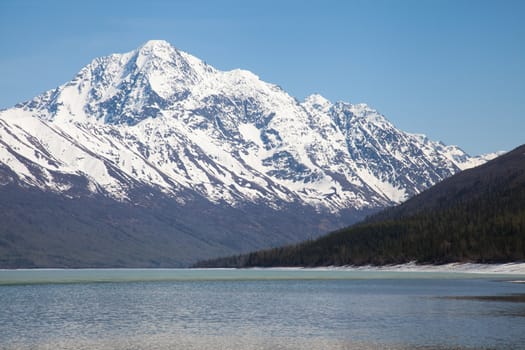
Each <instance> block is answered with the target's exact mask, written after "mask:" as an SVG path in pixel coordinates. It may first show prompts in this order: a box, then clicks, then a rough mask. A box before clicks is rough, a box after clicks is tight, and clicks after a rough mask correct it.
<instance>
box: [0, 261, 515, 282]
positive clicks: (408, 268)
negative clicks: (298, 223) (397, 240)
mask: <svg viewBox="0 0 525 350" xmlns="http://www.w3.org/2000/svg"><path fill="white" fill-rule="evenodd" d="M105 270H115V271H174V270H180V271H200V270H202V271H213V270H217V271H221V270H224V271H228V270H268V271H272V270H275V271H278V270H280V271H286V270H290V271H294V270H298V271H370V272H375V271H380V272H443V273H454V272H457V273H473V274H516V275H525V262H513V263H500V264H479V263H460V262H456V263H448V264H439V265H437V264H434V265H433V264H417V263H415V262H410V263H406V264H396V265H360V266H355V265H344V266H311V267H303V266H274V267H246V268H235V267H211V268H206V267H196V268H192V267H161V268H158V267H151V268H149V267H101V268H98V267H81V268H71V267H43V268H39V267H35V268H14V269H9V268H0V271H1V272H4V271H105ZM524 282H525V281H524Z"/></svg>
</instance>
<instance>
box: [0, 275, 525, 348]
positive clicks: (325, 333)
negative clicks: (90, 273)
mask: <svg viewBox="0 0 525 350" xmlns="http://www.w3.org/2000/svg"><path fill="white" fill-rule="evenodd" d="M55 273H56V274H58V275H59V274H60V271H56V272H55ZM81 273H82V272H79V274H81ZM141 273H147V272H144V271H137V272H136V274H137V275H140V274H141ZM184 273H188V272H184ZM208 273H210V272H208ZM243 273H245V274H249V273H250V272H243ZM286 273H290V272H286ZM69 277H71V276H69ZM84 277H85V276H84ZM95 277H96V276H95ZM189 277H191V276H185V278H186V279H185V280H168V281H144V282H121V283H75V284H22V285H17V284H11V285H4V286H0V309H1V310H2V312H1V313H0V349H9V350H11V349H23V350H26V349H137V350H138V349H393V350H397V349H418V350H419V349H424V350H433V349H453V348H454V349H519V348H520V347H522V344H525V333H524V332H523V329H524V328H525V320H524V318H523V317H521V316H516V310H519V307H518V306H522V305H523V304H521V303H516V302H510V301H507V300H505V301H503V300H497V299H495V300H491V301H490V302H488V301H486V300H480V299H479V298H478V299H476V296H484V295H486V296H488V295H495V296H501V295H512V294H518V293H523V289H524V287H525V286H524V285H519V284H512V283H504V282H494V281H493V280H492V279H491V280H488V279H472V278H470V279H439V278H435V276H434V278H413V276H411V277H410V278H409V279H403V278H400V276H397V275H396V276H394V277H395V278H394V279H389V278H387V277H388V275H386V276H383V278H372V279H355V278H348V279H342V278H338V279H335V280H330V279H322V278H321V279H315V278H313V279H307V278H301V279H283V278H281V279H279V278H278V279H261V278H258V279H256V278H252V279H250V278H247V279H230V280H211V279H209V278H206V279H204V280H199V279H191V278H189ZM303 277H304V275H303ZM56 278H57V279H60V278H62V277H60V276H57V277H56ZM188 278H189V279H188ZM146 279H147V278H146ZM137 280H138V279H137ZM450 296H453V297H454V298H452V299H451V298H449V297H450Z"/></svg>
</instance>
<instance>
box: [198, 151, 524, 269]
mask: <svg viewBox="0 0 525 350" xmlns="http://www.w3.org/2000/svg"><path fill="white" fill-rule="evenodd" d="M523 260H525V145H523V146H520V147H518V148H516V149H514V150H513V151H511V152H509V153H507V154H504V155H502V156H500V157H498V158H496V159H494V160H492V161H490V162H488V163H486V164H484V165H481V166H479V167H477V168H473V169H469V170H465V171H463V172H461V173H459V174H457V175H454V176H452V177H451V178H449V179H447V180H445V181H443V182H442V183H439V184H437V185H436V186H434V187H432V188H430V189H428V190H427V191H424V192H423V193H421V194H419V195H417V196H415V197H413V198H412V199H410V200H408V201H407V202H405V203H404V204H401V205H399V206H397V207H394V208H391V209H387V210H385V211H383V212H381V213H378V214H377V215H374V216H372V217H370V218H368V219H367V220H365V221H363V222H361V223H359V224H356V225H353V226H351V227H349V228H346V229H343V230H339V231H336V232H333V233H331V234H328V235H326V236H323V237H321V238H319V239H316V240H311V241H307V242H304V243H301V244H297V245H292V246H286V247H282V248H275V249H271V250H263V251H258V252H253V253H250V254H247V255H240V256H234V257H227V258H222V259H217V260H211V261H206V262H201V263H199V264H197V266H201V267H218V266H224V267H249V266H328V265H364V264H374V265H384V264H400V263H406V262H411V261H417V262H418V263H429V264H440V263H448V262H467V261H468V262H481V263H496V262H509V261H523Z"/></svg>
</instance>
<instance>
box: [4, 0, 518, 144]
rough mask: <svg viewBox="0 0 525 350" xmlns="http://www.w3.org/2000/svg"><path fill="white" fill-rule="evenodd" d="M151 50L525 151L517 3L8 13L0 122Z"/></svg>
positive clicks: (237, 4) (240, 2)
mask: <svg viewBox="0 0 525 350" xmlns="http://www.w3.org/2000/svg"><path fill="white" fill-rule="evenodd" d="M149 39H165V40H167V41H169V42H171V43H172V44H173V45H174V46H176V47H178V48H180V49H182V50H184V51H187V52H189V53H191V54H193V55H195V56H197V57H199V58H201V59H203V60H205V61H206V62H208V63H209V64H211V65H213V66H215V67H216V68H218V69H222V70H228V69H233V68H244V69H248V70H251V71H253V72H254V73H256V74H257V75H259V76H260V77H261V78H262V79H263V80H266V81H269V82H272V83H276V84H278V85H280V86H282V87H283V88H284V89H285V90H287V91H288V92H289V93H290V94H291V95H293V96H295V97H297V98H299V99H303V98H304V97H305V96H307V95H309V94H311V93H320V94H322V95H324V96H325V97H327V98H328V99H330V100H332V101H337V100H344V101H348V102H353V103H357V102H366V103H368V104H370V105H371V106H373V107H375V108H376V109H378V110H379V111H380V112H381V113H383V114H384V115H386V117H387V118H388V119H389V120H391V121H392V122H393V123H394V124H395V125H396V126H398V127H399V128H401V129H403V130H406V131H410V132H417V133H424V134H427V135H428V136H429V137H431V138H432V139H435V140H441V141H443V142H445V143H447V144H456V145H459V146H460V147H462V148H463V149H464V150H466V151H467V152H469V153H471V154H480V153H485V152H492V151H496V150H510V149H512V148H513V147H515V146H517V145H518V144H521V143H525V1H520V0H517V1H505V0H499V1H498V0H494V1H483V0H471V1H466V0H441V1H437V0H435V1H429V0H390V1H387V0H383V1H382V0H376V1H373V0H370V1H364V0H363V1H357V0H356V1H343V0H319V1H307V0H303V1H286V0H278V1H273V0H260V1H248V0H231V1H220V0H215V1H214V0H192V1H154V0H149V1H146V0H143V1H133V0H127V1H110V0H105V1H99V0H90V1H73V0H69V1H53V0H48V1H43V0H42V1H25V0H0V108H7V107H10V106H12V105H14V104H15V103H17V102H21V101H24V100H27V99H29V98H31V97H33V96H35V95H37V94H39V93H41V92H43V91H45V90H49V89H52V88H54V87H56V86H58V85H60V84H62V83H64V82H66V81H68V80H70V79H71V78H72V77H73V76H74V75H75V74H76V72H77V71H79V70H80V68H82V67H83V66H84V65H86V64H88V63H89V62H90V61H91V60H92V59H93V58H94V57H97V56H103V55H108V54H110V53H114V52H126V51H130V50H132V49H134V48H136V47H138V46H140V45H141V44H142V43H144V42H145V41H147V40H149Z"/></svg>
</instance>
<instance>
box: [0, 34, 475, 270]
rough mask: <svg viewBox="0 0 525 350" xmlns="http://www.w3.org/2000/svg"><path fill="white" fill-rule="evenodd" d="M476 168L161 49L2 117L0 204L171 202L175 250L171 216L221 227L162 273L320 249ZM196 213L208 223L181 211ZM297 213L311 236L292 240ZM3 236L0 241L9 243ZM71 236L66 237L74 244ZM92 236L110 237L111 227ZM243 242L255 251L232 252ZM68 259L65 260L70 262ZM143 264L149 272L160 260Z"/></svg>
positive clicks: (469, 160) (114, 62)
mask: <svg viewBox="0 0 525 350" xmlns="http://www.w3.org/2000/svg"><path fill="white" fill-rule="evenodd" d="M484 161H485V159H484V158H482V157H470V156H469V155H467V154H465V153H464V152H463V151H461V150H460V149H459V148H457V147H454V146H445V145H443V144H441V143H439V142H434V141H431V140H428V139H427V138H426V137H424V136H422V135H415V134H409V133H405V132H403V131H400V130H398V129H396V128H395V127H394V126H393V125H392V124H391V123H390V122H389V121H388V120H386V118H384V116H382V115H380V114H379V113H378V112H377V111H375V110H374V109H372V108H370V107H369V106H367V105H364V104H357V105H354V104H349V103H344V102H337V103H332V102H330V101H328V100H326V99H324V98H323V97H322V96H319V95H312V96H310V97H308V98H307V99H306V100H305V101H303V102H299V101H297V100H296V99H294V98H293V97H291V96H290V95H289V94H287V93H286V92H285V91H283V90H282V89H281V88H279V87H277V86H275V85H273V84H269V83H266V82H263V81H261V80H260V79H259V78H258V77H257V76H256V75H254V74H253V73H251V72H248V71H243V70H233V71H228V72H222V71H219V70H217V69H215V68H213V67H211V66H209V65H207V64H206V63H204V62H203V61H201V60H200V59H198V58H196V57H194V56H191V55H189V54H187V53H185V52H182V51H180V50H177V49H176V48H174V47H173V46H171V45H170V44H169V43H167V42H165V41H161V40H153V41H149V42H147V43H146V44H144V45H143V46H141V47H140V48H138V49H137V50H134V51H131V52H129V53H125V54H113V55H110V56H107V57H101V58H97V59H95V60H93V61H92V62H91V63H90V64H89V65H87V66H86V67H84V68H83V69H81V70H80V72H79V73H78V74H77V75H76V76H75V77H74V79H73V80H72V81H70V82H68V83H66V84H64V85H62V86H60V87H58V88H56V89H54V90H50V91H48V92H46V93H44V94H42V95H40V96H37V97H35V98H34V99H32V100H31V101H27V102H24V103H21V104H19V105H17V106H15V107H13V108H11V109H7V110H3V111H0V169H1V171H0V195H1V197H2V199H3V200H5V206H6V207H7V208H10V207H9V205H10V204H9V203H10V197H11V196H14V197H17V193H18V192H20V193H23V194H24V196H26V195H28V196H30V197H31V198H33V199H34V201H35V202H39V201H41V200H42V199H41V198H44V197H46V196H48V197H49V202H50V203H56V202H55V199H57V198H60V200H66V199H67V200H73V201H76V202H78V203H82V205H86V206H95V207H96V206H97V204H96V203H97V202H98V201H99V200H100V201H103V202H104V201H108V203H109V202H113V203H114V204H113V205H114V206H116V207H123V208H124V207H125V208H128V209H127V210H129V211H130V213H131V212H133V213H135V211H136V210H137V209H136V207H139V208H145V212H147V211H148V210H149V209H150V208H158V206H157V205H156V203H157V202H159V201H160V202H163V203H164V202H165V203H169V205H167V206H166V207H170V208H171V210H170V214H169V215H167V216H164V215H161V216H162V217H163V218H164V219H163V220H162V225H161V226H163V227H165V228H164V229H162V230H161V231H163V230H164V231H166V232H168V231H169V230H170V227H171V230H172V236H171V239H172V240H173V244H176V242H178V237H179V235H180V233H179V231H180V230H179V228H178V227H177V225H175V226H172V225H174V224H173V223H172V218H171V217H170V216H173V218H175V219H177V220H178V218H180V217H181V215H185V217H184V220H189V219H188V218H187V216H193V217H195V218H194V219H192V220H189V221H191V225H193V224H194V223H195V222H198V223H202V225H203V227H208V228H209V227H218V229H219V230H220V232H210V230H208V231H203V228H200V229H199V228H198V227H200V225H196V227H197V228H196V229H195V230H193V229H192V230H190V231H191V233H188V234H189V235H191V236H195V235H196V236H198V237H201V236H202V237H205V238H204V239H205V240H206V241H209V242H211V243H210V244H211V246H214V247H215V246H218V247H221V248H220V249H218V250H214V249H211V248H210V247H207V246H203V247H201V248H197V247H195V249H193V252H191V253H188V254H187V255H188V257H187V258H186V257H185V258H182V257H180V259H179V258H178V257H177V254H178V253H177V254H175V253H174V257H173V258H168V257H167V255H166V257H165V263H166V264H172V263H175V262H177V261H178V263H181V264H182V263H185V262H187V261H191V260H192V259H196V258H202V257H204V256H215V255H217V254H219V253H220V254H222V252H224V249H226V250H229V251H231V252H232V253H233V252H236V251H246V249H254V248H258V247H259V248H260V247H265V246H266V247H267V246H272V245H275V244H283V243H287V242H292V241H296V240H299V239H304V238H308V237H311V236H317V235H319V234H321V233H322V232H323V230H327V229H335V228H337V227H340V226H342V225H348V224H350V223H352V222H354V221H355V220H357V219H359V218H360V217H363V216H364V215H366V214H368V213H371V212H373V211H376V210H378V209H380V208H384V207H387V206H390V205H393V204H396V203H399V202H401V201H403V200H405V199H406V198H408V197H410V196H412V195H414V194H417V193H419V192H421V191H422V190H424V189H426V188H428V187H429V186H431V185H433V184H435V183H437V182H439V181H441V180H443V179H444V178H447V177H448V176H450V175H452V174H454V173H456V172H458V171H459V170H462V169H465V168H467V167H470V166H473V165H475V164H479V163H483V162H484ZM44 201H45V200H44ZM32 203H34V202H31V200H29V199H28V200H27V206H25V207H18V209H17V211H16V212H14V211H13V210H11V211H10V212H11V213H12V214H11V215H13V216H18V217H19V220H18V221H16V222H17V223H18V224H20V225H21V223H22V222H23V221H22V219H21V218H24V217H26V216H27V215H33V216H34V217H33V219H32V220H33V221H32V222H33V224H32V225H30V227H27V232H35V231H42V232H44V233H45V234H51V233H52V231H51V227H52V226H53V225H51V226H50V225H49V220H46V219H45V216H43V215H41V214H42V213H41V211H42V210H43V209H42V208H39V207H36V206H35V205H34V204H32ZM195 203H198V205H196V207H198V208H200V210H201V211H202V212H204V213H208V212H212V213H216V214H214V215H204V216H203V215H199V214H198V213H196V212H193V211H189V210H188V208H193V207H194V206H195ZM82 205H78V206H72V208H75V207H76V208H78V209H77V211H76V212H74V213H71V216H74V217H78V218H82V220H83V221H86V220H87V221H89V220H90V217H89V216H86V213H84V212H83V211H82V210H81V209H80V208H81V207H82ZM130 208H133V209H130ZM70 209H71V208H70ZM146 209H147V210H146ZM71 210H73V209H71ZM44 211H45V210H44ZM28 212H29V213H30V214H28ZM219 213H222V214H221V215H220V214H219ZM226 213H227V215H231V216H232V217H233V218H237V219H239V220H241V221H242V220H246V221H248V222H251V223H252V225H251V226H250V227H251V229H252V230H253V231H251V232H256V234H255V233H254V234H253V235H252V236H250V238H249V239H247V238H246V237H244V233H243V232H244V231H243V230H241V229H232V228H229V227H228V226H226V225H222V226H221V225H220V224H218V223H220V222H221V220H222V219H221V217H222V215H226ZM260 213H267V214H268V216H264V215H263V216H260ZM304 213H308V215H310V216H311V220H310V223H309V224H308V225H305V226H301V225H299V226H297V227H296V228H292V229H290V230H288V229H287V228H288V227H290V226H293V224H292V223H293V222H294V220H295V218H297V217H299V216H300V215H302V214H304ZM0 215H2V214H0ZM130 215H131V214H130ZM133 215H138V214H133ZM138 216H139V217H140V215H138ZM267 217H271V218H274V220H277V221H278V223H277V224H272V227H273V230H274V232H275V235H274V234H273V233H272V234H269V233H268V231H267V230H266V228H267V223H266V222H265V220H266V219H267ZM197 218H198V219H197ZM240 218H242V219H240ZM0 220H2V222H4V220H7V218H5V216H3V217H2V216H0ZM177 220H175V221H177ZM233 221H235V219H234V220H233ZM103 222H104V221H103ZM18 224H17V225H18ZM10 225H11V226H9V227H6V228H4V231H3V232H4V233H1V234H2V235H5V234H6V233H5V232H6V231H5V230H9V232H11V233H10V234H14V235H17V233H16V231H17V230H18V228H17V227H16V226H13V225H15V224H14V223H13V224H10ZM76 225H79V223H78V222H77V223H76V224H71V227H70V228H69V229H68V230H69V232H70V233H69V235H71V237H70V238H71V239H73V240H74V235H75V232H76V229H77V227H76ZM124 226H126V225H124ZM139 226H140V225H139ZM155 227H158V226H155ZM99 230H100V231H104V230H106V231H107V232H108V233H107V237H108V239H109V238H110V237H111V236H112V235H113V233H112V232H113V230H112V228H111V227H109V226H101V227H100V229H99ZM143 230H146V229H145V228H144V229H143ZM0 232H2V231H1V230H0ZM12 232H15V233H12ZM126 232H128V231H126ZM140 234H141V233H140V232H139V233H137V235H140ZM144 234H149V232H144ZM166 234H168V233H166ZM30 236H31V235H30ZM266 236H268V237H266ZM0 237H2V236H1V235H0ZM49 237H51V236H49ZM68 237H69V236H68ZM234 237H236V238H234ZM244 238H246V240H247V241H250V242H251V243H247V244H246V245H245V246H243V247H239V246H237V245H236V243H235V241H236V239H241V240H243V239H244ZM25 239H26V241H28V242H26V243H24V244H26V245H27V246H28V247H29V246H30V247H33V248H32V249H33V250H35V249H37V248H38V244H36V243H32V241H31V239H29V238H28V237H25ZM20 242H25V241H24V240H21V241H20ZM154 242H156V241H155V238H154V237H152V238H151V240H149V241H148V243H147V244H152V246H156V245H155V244H156V243H155V244H154ZM157 243H158V242H157ZM19 244H22V243H19ZM66 246H67V245H65V246H64V249H62V251H63V253H62V254H66V253H67V254H69V253H70V252H68V249H67V247H66ZM110 246H113V245H112V244H110ZM16 247H19V245H17V246H16ZM206 247H207V248H206ZM28 249H29V248H28ZM93 249H95V250H96V249H97V248H96V247H95V246H93ZM134 249H135V248H134ZM144 249H146V248H144ZM148 249H149V248H148ZM139 250H140V246H137V247H136V251H137V252H139ZM189 250H192V249H189ZM150 252H151V254H150V255H151V256H152V257H151V259H149V260H152V261H156V260H157V259H155V257H154V255H155V254H154V252H155V249H153V248H152V249H150ZM186 252H188V251H186ZM56 254H61V253H60V252H59V251H58V250H57V252H56ZM115 254H116V253H115ZM137 254H138V253H137ZM22 255H23V254H22ZM22 255H20V256H22ZM108 259H109V258H108ZM170 259H172V260H170ZM124 260H125V261H126V263H133V261H134V260H133V259H132V258H131V257H128V258H126V259H124ZM124 260H123V261H124ZM146 260H147V261H149V260H148V259H146ZM108 261H109V260H108ZM141 261H142V260H141ZM91 263H92V262H90V264H91ZM126 263H124V262H123V263H122V264H124V265H125V264H126ZM35 264H37V263H36V262H35ZM78 264H80V265H81V262H79V263H78ZM37 265H38V264H37Z"/></svg>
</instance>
